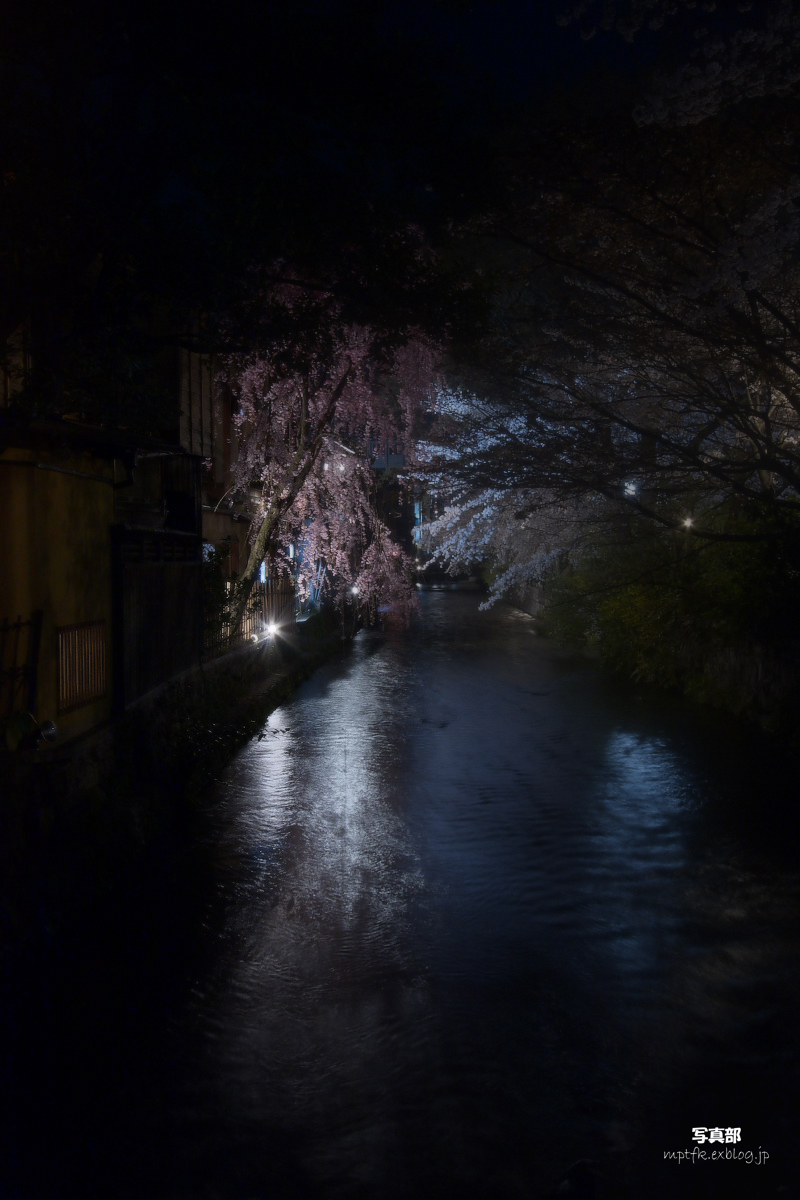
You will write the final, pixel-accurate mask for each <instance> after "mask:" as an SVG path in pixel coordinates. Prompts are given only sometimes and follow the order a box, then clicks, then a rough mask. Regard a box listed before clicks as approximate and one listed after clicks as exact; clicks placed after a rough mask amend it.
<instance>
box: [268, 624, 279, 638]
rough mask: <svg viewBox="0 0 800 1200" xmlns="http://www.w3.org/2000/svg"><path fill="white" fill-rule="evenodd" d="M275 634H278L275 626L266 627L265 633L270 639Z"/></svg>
mask: <svg viewBox="0 0 800 1200" xmlns="http://www.w3.org/2000/svg"><path fill="white" fill-rule="evenodd" d="M277 632H278V626H277V625H268V626H267V633H268V634H269V636H270V637H274V636H275V634H276V633H277Z"/></svg>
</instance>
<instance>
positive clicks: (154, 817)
mask: <svg viewBox="0 0 800 1200" xmlns="http://www.w3.org/2000/svg"><path fill="white" fill-rule="evenodd" d="M346 644H347V643H346V642H344V641H343V639H342V636H341V632H340V628H339V625H338V623H337V622H336V621H335V619H334V618H328V617H324V616H321V615H318V616H315V617H312V618H311V619H309V620H308V621H305V622H303V623H302V624H298V625H296V626H294V627H293V629H292V630H291V632H288V633H286V634H284V635H282V636H280V637H279V638H276V639H275V640H274V641H271V642H267V643H264V644H262V645H260V646H249V645H248V646H245V647H242V649H240V650H237V651H234V652H232V653H230V654H228V655H225V656H224V657H221V658H219V659H216V660H214V661H212V662H210V663H206V664H204V665H202V666H201V667H199V668H198V669H197V670H195V671H192V672H189V673H187V674H185V675H183V676H181V677H179V678H178V679H176V680H173V681H171V682H170V683H168V684H166V685H165V686H164V687H162V688H160V689H158V691H157V692H155V693H152V694H151V695H149V696H147V697H145V698H144V700H143V701H142V702H140V703H138V704H136V705H135V706H133V707H132V708H131V709H129V710H128V712H126V713H125V714H124V716H123V717H121V718H120V719H119V720H117V721H115V722H113V723H111V724H109V725H107V726H105V727H104V728H102V729H100V730H98V731H95V732H93V733H92V734H91V735H87V736H86V737H84V738H80V739H75V740H74V741H73V742H69V743H66V744H64V745H58V744H57V743H56V744H55V745H46V744H40V745H39V746H38V747H31V748H28V749H23V750H21V751H17V752H16V753H13V754H12V753H8V752H7V753H5V754H4V756H3V761H2V763H0V771H2V775H3V779H4V785H3V805H2V809H0V870H1V871H2V874H3V877H4V878H5V879H6V881H7V882H8V883H9V884H10V890H11V892H16V891H18V890H19V889H18V887H17V886H16V885H17V884H19V885H21V886H22V887H23V890H24V876H25V875H26V874H27V873H28V872H29V871H30V870H31V867H32V865H33V867H34V874H39V872H40V869H43V870H44V872H45V874H47V873H49V872H50V871H51V870H52V871H53V872H55V874H57V875H58V874H64V873H69V874H70V875H76V874H79V873H80V871H81V864H82V863H84V861H85V865H86V868H87V872H88V873H89V874H91V876H92V878H93V879H95V880H97V879H98V878H100V879H101V878H102V877H103V876H104V875H107V876H108V878H109V879H112V878H113V876H114V874H115V872H116V871H118V870H119V869H124V866H125V864H126V863H128V862H130V861H132V860H135V859H136V858H137V857H138V856H139V855H140V854H141V853H142V852H143V851H144V850H146V849H147V848H148V847H149V846H150V845H151V844H152V843H154V842H157V841H158V840H159V839H163V838H165V837H167V838H168V837H169V836H170V833H171V831H172V830H173V829H174V828H175V827H176V826H177V827H179V826H181V825H182V824H183V823H185V821H186V820H187V819H190V818H191V813H192V810H193V808H194V807H195V806H196V805H197V804H198V803H199V801H200V800H201V799H202V797H203V795H204V794H205V792H206V791H207V789H208V788H209V787H210V786H211V785H212V784H213V782H214V780H215V778H216V777H217V775H218V773H219V772H220V771H221V770H222V769H223V768H224V767H225V765H226V764H227V762H228V761H229V760H230V757H231V755H232V754H233V753H234V751H235V750H236V749H237V748H238V747H239V746H240V745H242V744H243V743H245V742H247V741H248V740H249V739H250V738H252V737H254V736H255V735H256V734H257V733H258V731H259V730H260V729H261V728H262V726H263V724H264V722H265V720H266V719H267V717H268V716H269V714H270V712H272V710H273V709H274V708H276V707H277V706H278V705H279V704H281V703H283V702H284V701H285V700H286V699H287V698H288V697H289V696H291V695H292V693H293V692H294V690H295V689H296V688H297V687H298V686H299V685H300V684H301V683H302V682H303V681H304V680H305V679H307V678H308V677H309V676H310V675H311V674H312V673H313V672H314V671H315V670H316V669H317V667H318V666H319V665H320V664H321V663H323V662H325V661H326V660H327V659H329V658H331V657H333V656H334V655H335V654H337V653H341V651H342V649H343V647H344V646H346ZM48 863H50V866H49V867H48V866H47V864H48ZM104 864H105V867H104Z"/></svg>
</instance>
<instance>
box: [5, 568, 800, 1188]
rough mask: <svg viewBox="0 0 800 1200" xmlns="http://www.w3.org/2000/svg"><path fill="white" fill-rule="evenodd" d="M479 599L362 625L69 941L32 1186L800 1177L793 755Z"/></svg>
mask: <svg viewBox="0 0 800 1200" xmlns="http://www.w3.org/2000/svg"><path fill="white" fill-rule="evenodd" d="M478 599H479V598H478V597H476V596H475V595H469V594H454V593H445V592H438V593H437V592H433V593H429V594H427V595H424V596H423V597H422V603H423V612H424V618H423V620H422V622H421V624H420V625H419V627H418V628H417V629H416V630H415V631H414V632H412V634H411V635H408V636H402V637H401V636H394V635H382V634H377V633H371V632H368V631H365V632H363V633H361V634H360V635H359V636H358V638H357V639H356V641H355V644H354V645H353V647H352V648H351V650H350V651H349V652H347V653H346V654H345V656H343V657H342V658H341V659H340V660H338V661H336V662H333V663H331V664H329V665H328V666H327V667H325V668H323V669H322V670H320V671H319V672H318V673H317V674H316V675H315V676H314V678H312V679H311V680H310V681H309V682H307V683H306V684H305V685H304V686H303V687H302V688H301V689H300V691H299V692H298V694H297V695H296V696H295V698H294V699H293V700H292V701H291V702H290V703H287V704H286V705H284V706H283V707H281V708H279V709H278V710H276V711H275V712H274V713H273V714H272V716H271V717H270V718H269V721H268V723H267V725H266V727H265V729H264V731H263V733H262V735H261V737H260V738H258V739H256V740H254V741H252V742H251V743H250V744H249V745H247V746H246V747H245V748H244V749H243V750H242V751H241V752H240V753H239V754H238V755H237V756H236V758H235V759H234V761H233V762H232V763H231V765H230V767H229V768H228V769H227V771H226V773H225V775H224V778H223V779H222V781H221V783H220V786H219V789H218V793H217V795H216V796H215V797H214V798H213V800H212V801H211V802H210V803H209V808H208V813H207V814H206V817H205V819H204V822H203V824H202V832H201V834H199V835H198V836H197V838H196V841H195V843H194V844H193V845H192V846H191V847H189V848H188V849H187V850H186V851H182V852H181V854H180V855H178V856H177V858H178V859H179V860H180V861H179V862H178V861H177V859H176V861H173V860H172V859H170V857H169V855H166V857H165V858H164V860H163V861H162V862H161V864H160V868H159V870H160V873H161V878H160V883H157V884H156V885H153V886H152V887H151V886H149V885H148V884H147V883H146V882H145V883H143V884H142V885H141V886H140V889H139V891H135V889H134V891H135V895H128V897H127V900H126V906H125V913H124V916H122V917H120V916H119V914H118V913H115V915H114V920H113V922H112V921H110V920H107V921H106V923H103V921H102V920H101V919H100V918H98V922H97V925H96V928H95V930H94V932H93V933H89V932H87V931H86V930H84V931H83V934H82V935H79V934H78V933H77V932H76V933H75V934H74V939H73V944H72V948H71V949H70V950H69V951H68V952H67V951H65V950H63V949H62V950H60V951H59V952H58V954H57V955H55V958H57V959H58V962H59V966H58V970H57V971H56V972H55V975H54V980H55V981H53V980H52V979H51V980H50V982H49V984H48V986H49V989H50V990H49V992H48V1005H49V1007H48V1006H45V1007H46V1012H47V1014H48V1015H47V1016H46V1017H45V1016H43V1015H42V1011H41V1010H42V1005H41V1003H39V1007H38V1008H36V1006H35V1005H34V1008H35V1010H36V1012H37V1014H38V1015H37V1018H36V1021H37V1029H36V1035H37V1036H36V1037H34V1036H32V1034H31V1031H30V1029H29V1030H28V1033H27V1037H28V1039H29V1040H34V1041H36V1040H37V1037H38V1044H39V1046H40V1050H39V1057H40V1058H41V1060H42V1061H39V1059H37V1060H36V1064H35V1066H34V1067H31V1065H30V1063H28V1064H27V1068H26V1078H28V1080H29V1085H28V1088H29V1094H27V1093H26V1096H25V1105H23V1107H25V1106H27V1109H31V1108H32V1107H35V1105H36V1102H37V1101H39V1102H40V1104H41V1113H40V1114H39V1115H38V1117H37V1120H38V1124H37V1120H33V1119H32V1118H31V1115H30V1111H28V1112H27V1115H26V1116H25V1117H23V1118H20V1121H21V1127H20V1131H19V1140H20V1144H21V1145H22V1146H23V1148H24V1153H25V1154H28V1155H29V1156H30V1155H31V1154H33V1155H34V1156H35V1155H36V1154H38V1156H39V1160H40V1162H41V1163H42V1164H44V1163H47V1164H49V1165H47V1166H45V1165H42V1166H41V1171H40V1175H39V1177H38V1178H39V1183H38V1185H36V1186H38V1187H39V1188H40V1189H41V1190H40V1191H36V1190H30V1191H25V1190H24V1187H23V1185H22V1184H18V1185H17V1190H16V1191H11V1192H9V1193H8V1194H9V1195H12V1196H13V1197H14V1198H15V1200H17V1197H18V1198H19V1200H40V1197H46V1198H47V1200H51V1198H52V1200H61V1197H67V1196H69V1197H71V1196H73V1195H81V1196H92V1197H94V1195H95V1194H96V1195H103V1196H108V1198H109V1200H145V1197H147V1196H149V1197H154V1198H159V1200H160V1198H162V1197H163V1198H167V1197H168V1198H169V1200H304V1198H305V1197H309V1198H310V1200H349V1198H351V1197H352V1198H354V1200H356V1198H358V1200H384V1198H385V1200H399V1198H400V1197H403V1198H404V1200H405V1198H408V1197H411V1198H414V1200H451V1198H452V1200H455V1198H457V1197H458V1198H464V1200H473V1198H474V1200H477V1198H479V1197H487V1198H488V1197H492V1198H495V1200H506V1198H507V1200H538V1198H541V1197H544V1196H546V1195H548V1194H549V1193H550V1192H551V1190H553V1189H556V1190H555V1192H554V1194H555V1195H558V1196H562V1195H564V1196H579V1197H585V1198H588V1197H592V1196H595V1197H597V1198H600V1197H603V1196H606V1197H619V1198H622V1197H626V1198H628V1200H638V1198H639V1197H648V1198H649V1197H653V1198H656V1197H663V1198H670V1200H672V1198H673V1197H678V1196H697V1197H700V1196H703V1197H706V1196H709V1197H711V1196H714V1197H717V1196H720V1197H722V1196H726V1197H727V1196H745V1197H752V1198H754V1200H757V1198H760V1197H768V1196H769V1197H777V1196H794V1195H795V1194H796V1192H795V1187H796V1184H797V1166H798V1164H797V1162H796V1161H795V1158H796V1148H797V1146H798V1118H800V1104H798V1082H799V1081H800V1069H799V1067H798V1059H797V1051H798V1048H799V1047H800V1037H798V1025H797V1013H798V1011H800V987H799V986H798V984H799V982H800V972H799V970H798V961H799V960H798V954H797V951H798V944H799V943H800V922H799V921H798V916H799V915H800V856H799V855H798V817H797V798H798V788H797V782H796V775H795V774H794V773H793V768H792V764H791V763H789V762H788V761H785V760H783V759H781V757H780V756H776V755H775V753H774V752H773V751H771V750H770V747H769V745H768V743H767V742H766V741H765V740H763V739H761V738H760V737H759V736H757V735H755V734H754V735H750V734H749V733H748V732H743V731H742V729H741V728H740V727H739V726H738V725H736V724H735V723H734V722H731V721H728V720H726V719H723V718H721V717H718V716H715V715H713V714H709V713H706V712H704V711H703V710H701V709H699V708H696V707H694V706H691V705H689V704H687V703H686V702H683V701H681V700H679V699H677V698H671V697H664V696H663V695H659V694H657V693H655V692H653V691H648V690H647V689H642V688H638V689H637V688H636V686H635V685H628V684H626V683H620V682H619V681H616V680H614V679H613V678H611V677H609V676H608V675H607V674H605V673H604V672H602V671H601V670H599V669H598V668H597V667H595V666H594V665H593V664H592V663H591V662H588V661H587V660H585V659H578V658H576V657H574V656H572V655H570V654H568V653H566V652H564V651H561V650H557V649H555V648H553V647H552V646H550V645H548V644H547V643H545V642H543V641H542V640H541V639H539V638H537V637H536V636H535V634H534V630H533V623H532V621H531V620H530V618H528V617H527V616H525V615H523V614H521V613H519V612H517V611H515V610H512V609H509V608H505V609H497V610H495V611H493V612H490V613H481V612H479V611H478ZM176 853H177V852H176ZM187 879H188V880H190V881H191V885H190V887H189V891H190V893H191V899H190V900H187V899H186V892H185V889H184V885H183V883H181V880H183V881H184V882H185V881H186V880H187ZM154 897H155V899H154ZM68 944H69V942H68ZM54 971H55V968H54ZM56 976H57V978H56ZM39 1025H42V1026H45V1025H46V1028H45V1027H43V1028H39ZM42 1047H43V1048H42ZM26 1053H28V1055H30V1050H28V1051H27V1052H26ZM34 1057H35V1056H34ZM31 1079H33V1081H34V1082H33V1083H30V1080H31ZM700 1126H703V1127H706V1128H707V1129H709V1130H711V1129H714V1128H719V1129H721V1130H722V1136H723V1137H728V1139H729V1140H728V1142H727V1143H725V1142H723V1143H722V1144H721V1145H720V1144H719V1143H717V1142H716V1141H715V1142H713V1143H711V1142H706V1143H705V1146H704V1149H705V1151H706V1152H710V1151H711V1150H717V1149H720V1148H722V1149H724V1150H728V1151H731V1152H736V1153H739V1154H747V1153H748V1152H752V1154H753V1155H754V1156H756V1157H755V1158H754V1161H752V1162H750V1163H748V1162H747V1161H746V1159H745V1158H739V1159H728V1160H724V1159H723V1160H720V1161H715V1162H712V1161H706V1162H705V1163H703V1162H694V1163H690V1162H683V1163H679V1162H676V1161H675V1160H673V1161H668V1160H665V1158H664V1155H665V1152H671V1151H681V1150H687V1149H688V1148H691V1147H692V1146H698V1145H699V1143H697V1142H693V1140H692V1137H693V1127H700ZM32 1130H33V1132H31V1131H32ZM731 1130H740V1131H741V1132H740V1134H739V1135H738V1137H739V1139H740V1140H739V1141H737V1142H732V1141H730V1138H731V1137H735V1136H737V1135H735V1134H732V1133H731V1132H730V1131H731ZM37 1137H38V1145H34V1143H35V1142H36V1139H37ZM759 1150H760V1151H761V1155H760V1156H759ZM764 1151H766V1152H767V1153H768V1154H769V1156H770V1157H769V1159H768V1160H765V1159H764V1158H763V1152H764ZM580 1160H591V1162H592V1163H593V1164H594V1165H592V1166H591V1167H585V1168H584V1167H577V1168H575V1170H574V1171H573V1173H572V1175H571V1181H572V1182H571V1183H570V1184H569V1185H566V1184H564V1185H562V1188H561V1191H558V1190H557V1189H558V1187H559V1181H560V1180H562V1178H563V1177H564V1175H565V1173H566V1172H568V1171H569V1169H570V1167H571V1165H572V1164H575V1163H577V1162H579V1161H580ZM54 1164H55V1165H54ZM16 1178H18V1179H25V1178H31V1175H30V1169H29V1165H28V1167H25V1165H24V1164H23V1167H22V1168H21V1170H20V1172H19V1173H18V1175H17V1176H16ZM28 1186H29V1187H31V1188H32V1187H33V1186H34V1185H30V1184H29V1185H28ZM4 1194H5V1193H4Z"/></svg>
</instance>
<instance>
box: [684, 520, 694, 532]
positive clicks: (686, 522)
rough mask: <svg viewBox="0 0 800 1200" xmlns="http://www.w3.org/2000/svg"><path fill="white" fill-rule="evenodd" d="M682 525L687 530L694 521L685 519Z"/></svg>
mask: <svg viewBox="0 0 800 1200" xmlns="http://www.w3.org/2000/svg"><path fill="white" fill-rule="evenodd" d="M683 524H684V526H685V527H686V528H687V529H688V528H689V526H690V525H693V524H694V521H693V520H692V518H691V517H686V518H685V520H684V522H683Z"/></svg>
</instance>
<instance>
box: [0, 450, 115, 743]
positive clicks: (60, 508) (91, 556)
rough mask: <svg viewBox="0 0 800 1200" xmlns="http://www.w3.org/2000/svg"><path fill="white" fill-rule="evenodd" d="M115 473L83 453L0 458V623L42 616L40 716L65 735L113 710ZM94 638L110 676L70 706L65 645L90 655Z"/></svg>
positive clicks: (96, 663) (101, 669)
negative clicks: (91, 694)
mask: <svg viewBox="0 0 800 1200" xmlns="http://www.w3.org/2000/svg"><path fill="white" fill-rule="evenodd" d="M113 470H114V468H113V462H111V461H109V460H108V459H101V458H99V457H96V456H95V455H92V454H89V453H79V452H77V451H68V450H65V451H61V450H59V451H55V450H44V449H41V448H39V449H15V448H10V449H6V450H4V451H3V452H2V454H0V622H2V621H3V620H7V621H9V622H13V621H16V620H17V619H18V618H22V619H23V620H27V619H29V618H30V616H31V615H32V614H33V613H36V612H37V611H38V612H41V613H42V630H41V644H40V652H39V663H38V671H37V702H36V713H35V716H36V717H37V719H38V720H39V721H44V720H51V721H55V723H56V724H57V726H58V728H59V737H60V740H61V739H66V738H70V737H74V736H76V735H77V734H80V733H83V732H84V731H86V730H88V729H90V728H92V727H93V726H95V725H97V724H98V723H100V722H101V721H103V720H105V719H106V718H107V717H109V716H110V714H111V697H112V682H113V681H112V678H111V671H112V663H111V611H112V610H111V544H110V527H111V523H112V521H113V518H114V490H113V486H112V485H113ZM99 623H102V625H100V626H99V628H98V625H99ZM88 626H92V627H93V628H92V629H90V630H81V629H78V630H76V629H75V627H88ZM67 631H70V632H67ZM87 638H89V639H91V652H92V654H93V669H92V680H93V686H94V688H95V689H96V687H97V681H98V679H100V678H103V679H104V687H103V695H102V696H98V697H97V698H94V699H90V700H87V701H85V702H79V703H76V704H69V703H65V702H64V699H63V694H62V699H61V701H60V700H59V673H60V672H61V674H62V676H63V675H64V673H65V671H66V670H68V669H69V667H68V662H67V659H66V658H65V657H64V655H65V652H66V651H65V648H68V647H69V646H70V645H71V644H72V646H73V649H72V651H71V652H72V653H73V654H75V653H81V652H84V651H85V648H86V645H87V644H88V643H87V640H86V639H87ZM70 639H72V643H71V642H70ZM81 639H82V640H81ZM59 651H61V656H62V657H61V663H60V661H59ZM65 663H67V666H66V667H65ZM63 692H64V686H63V679H62V693H63ZM75 694H76V693H75V692H74V691H73V696H74V695H75ZM77 695H78V699H79V700H80V691H78V693H77Z"/></svg>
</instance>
